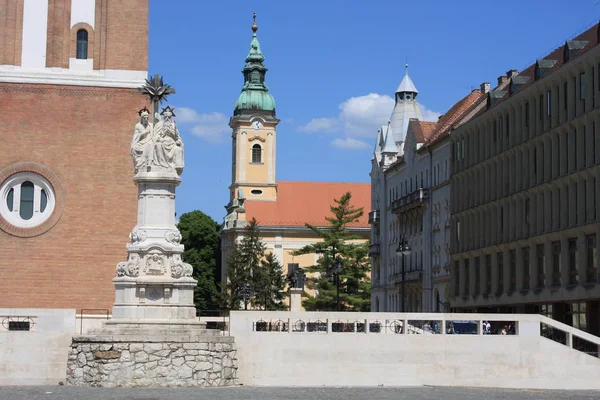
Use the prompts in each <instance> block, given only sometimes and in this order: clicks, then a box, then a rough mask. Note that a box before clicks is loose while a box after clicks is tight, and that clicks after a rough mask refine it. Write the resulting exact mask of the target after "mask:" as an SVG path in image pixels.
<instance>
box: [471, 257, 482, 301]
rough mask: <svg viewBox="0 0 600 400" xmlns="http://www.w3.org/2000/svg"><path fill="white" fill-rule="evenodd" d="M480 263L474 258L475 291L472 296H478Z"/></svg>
mask: <svg viewBox="0 0 600 400" xmlns="http://www.w3.org/2000/svg"><path fill="white" fill-rule="evenodd" d="M480 267H481V263H480V259H479V257H475V291H474V292H473V294H474V295H478V294H479V287H480V286H481V270H480Z"/></svg>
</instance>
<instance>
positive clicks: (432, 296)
mask: <svg viewBox="0 0 600 400" xmlns="http://www.w3.org/2000/svg"><path fill="white" fill-rule="evenodd" d="M488 89H489V85H482V88H481V90H474V91H472V92H471V93H469V94H468V95H467V96H466V97H464V98H463V99H461V100H460V101H459V102H457V103H456V104H455V105H454V106H453V107H452V108H451V109H450V110H449V111H448V112H447V113H446V114H445V115H443V116H442V117H440V119H439V121H438V122H436V123H433V122H424V121H419V120H418V118H417V117H416V115H418V116H420V111H419V106H418V104H417V103H416V100H415V97H416V95H417V90H416V87H415V86H414V84H413V83H412V81H411V80H410V78H409V77H408V75H406V76H405V79H404V80H403V81H402V83H401V84H400V87H399V88H398V90H399V91H401V90H408V92H397V93H396V107H395V108H394V112H393V113H392V121H391V122H390V124H388V126H387V127H382V128H381V130H380V131H379V136H378V138H377V143H376V145H375V151H374V154H373V158H372V169H371V174H370V175H371V187H372V194H371V197H372V207H373V208H372V211H371V214H370V222H371V224H372V229H371V247H370V251H369V254H370V256H371V262H372V264H371V265H372V280H371V282H372V283H371V285H372V287H371V310H372V311H384V312H394V311H401V312H442V311H445V310H447V309H448V305H449V304H448V303H449V297H450V259H451V257H450V185H449V180H450V171H451V165H450V161H451V146H450V131H451V129H453V128H454V127H456V126H458V125H460V124H462V123H464V122H465V121H467V120H469V119H470V118H472V117H473V115H475V114H476V113H477V112H478V111H479V110H480V109H481V107H483V105H484V101H483V98H484V96H483V93H485V92H486V91H487V90H488ZM407 106H410V107H413V108H414V110H416V111H415V112H414V113H413V116H411V117H408V113H407V112H406V110H407V108H408V107H407ZM399 108H401V109H403V111H402V112H400V111H398V109H399ZM400 114H402V115H404V116H405V118H406V119H400V120H398V119H396V121H395V122H396V123H395V124H394V117H397V116H398V115H400ZM404 126H406V132H404V131H399V130H401V129H403V127H404ZM399 140H400V141H399ZM402 247H404V251H400V252H399V250H401V249H402Z"/></svg>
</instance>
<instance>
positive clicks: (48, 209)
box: [0, 172, 56, 228]
mask: <svg viewBox="0 0 600 400" xmlns="http://www.w3.org/2000/svg"><path fill="white" fill-rule="evenodd" d="M55 206H56V196H55V194H54V191H53V189H52V185H50V183H49V182H48V181H47V180H46V178H44V177H43V176H41V175H38V174H36V173H33V172H19V173H16V174H14V175H11V176H10V177H8V178H7V179H6V180H5V181H4V182H3V183H2V186H0V215H2V217H4V219H5V220H6V221H7V222H8V223H10V224H12V225H14V226H16V227H19V228H33V227H36V226H38V225H40V224H42V223H44V222H45V221H46V220H47V219H48V218H50V216H51V215H52V212H53V211H54V208H55Z"/></svg>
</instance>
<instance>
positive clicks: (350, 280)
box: [293, 192, 371, 311]
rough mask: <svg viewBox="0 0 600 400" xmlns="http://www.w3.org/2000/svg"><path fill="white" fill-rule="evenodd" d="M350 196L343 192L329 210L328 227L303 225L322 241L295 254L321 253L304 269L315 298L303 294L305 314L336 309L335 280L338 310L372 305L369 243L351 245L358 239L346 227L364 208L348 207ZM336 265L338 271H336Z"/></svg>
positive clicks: (359, 308)
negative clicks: (320, 255)
mask: <svg viewBox="0 0 600 400" xmlns="http://www.w3.org/2000/svg"><path fill="white" fill-rule="evenodd" d="M351 199H352V194H351V193H350V192H347V193H345V194H344V195H343V196H342V197H341V198H340V199H339V200H338V199H334V202H335V205H333V206H331V207H330V210H331V213H332V214H333V216H331V217H327V218H326V220H327V222H328V223H329V226H328V227H326V228H323V229H321V228H317V227H316V226H313V225H310V224H306V227H307V228H309V229H310V230H312V231H313V232H315V233H316V234H317V235H318V236H319V237H320V238H322V239H323V240H322V241H321V242H317V243H314V244H310V245H307V246H304V247H303V248H301V249H299V250H297V251H295V252H294V253H293V254H294V255H298V256H299V255H302V254H312V253H317V254H322V255H323V256H322V257H320V258H319V260H318V261H317V264H316V265H313V266H310V267H307V268H306V270H307V272H308V274H307V283H306V285H307V287H308V288H309V289H314V290H315V291H316V294H315V296H310V295H309V294H307V293H304V297H305V298H306V299H305V300H304V301H303V304H302V305H303V306H304V308H305V309H306V310H308V311H317V310H321V311H332V310H337V309H338V302H337V294H338V293H337V285H336V283H337V280H339V309H340V311H368V310H369V309H370V304H371V300H370V299H371V283H370V279H369V272H370V265H369V258H368V243H350V241H352V240H354V239H360V237H359V236H357V235H354V234H352V233H351V232H350V231H349V230H348V228H347V226H348V225H349V224H352V223H353V222H356V221H358V219H359V218H360V217H361V216H362V215H363V213H364V211H363V208H362V207H360V208H355V207H354V206H353V205H352V204H350V200H351ZM338 266H339V270H338Z"/></svg>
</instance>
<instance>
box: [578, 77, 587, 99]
mask: <svg viewBox="0 0 600 400" xmlns="http://www.w3.org/2000/svg"><path fill="white" fill-rule="evenodd" d="M586 86H587V85H586V84H585V72H582V73H580V74H579V100H583V101H585V92H586V90H587V89H586Z"/></svg>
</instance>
